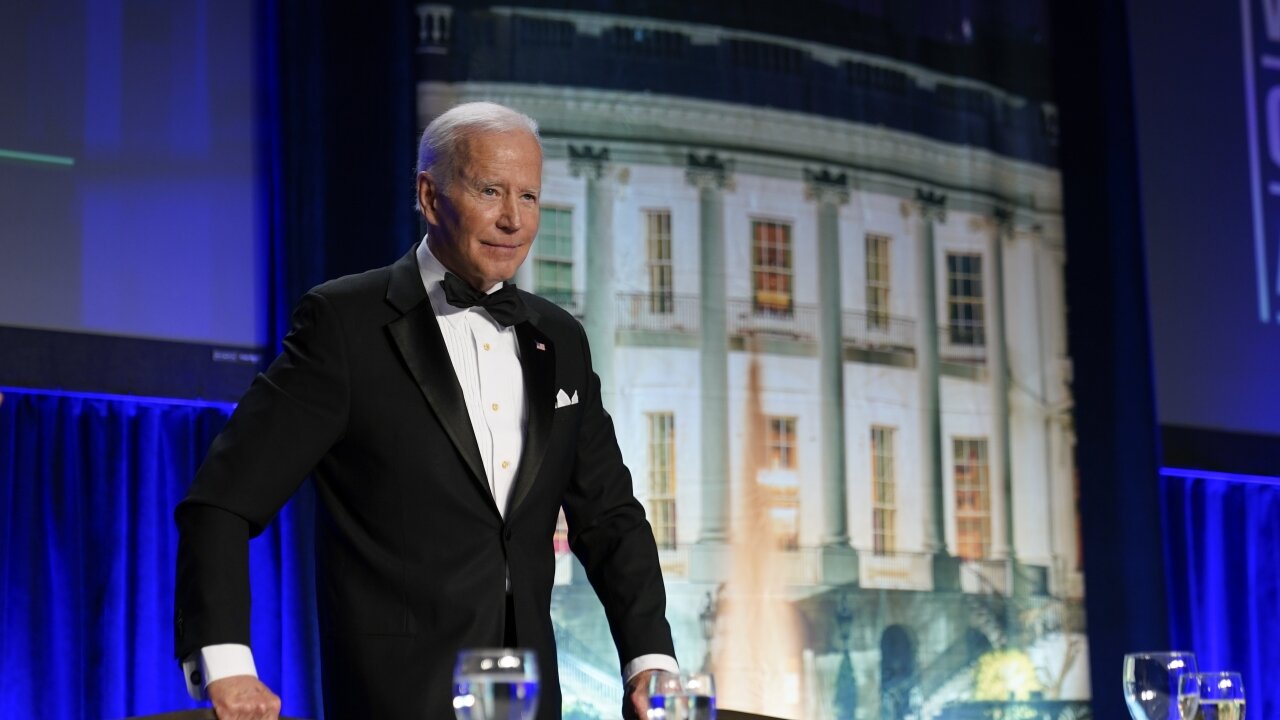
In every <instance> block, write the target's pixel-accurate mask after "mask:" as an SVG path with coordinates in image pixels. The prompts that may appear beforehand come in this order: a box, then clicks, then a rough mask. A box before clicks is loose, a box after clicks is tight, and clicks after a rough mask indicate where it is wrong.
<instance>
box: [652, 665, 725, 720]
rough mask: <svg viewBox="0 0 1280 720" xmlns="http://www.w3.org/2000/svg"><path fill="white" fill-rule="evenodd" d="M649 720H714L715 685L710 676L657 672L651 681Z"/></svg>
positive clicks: (699, 673) (708, 674)
mask: <svg viewBox="0 0 1280 720" xmlns="http://www.w3.org/2000/svg"><path fill="white" fill-rule="evenodd" d="M648 690H649V712H648V714H647V715H646V718H647V719H648V720H715V717H716V683H715V678H714V677H712V675H711V673H704V672H680V673H671V672H657V673H654V674H653V675H652V676H651V677H650V678H649V688H648Z"/></svg>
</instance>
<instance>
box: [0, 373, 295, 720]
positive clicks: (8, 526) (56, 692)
mask: <svg viewBox="0 0 1280 720" xmlns="http://www.w3.org/2000/svg"><path fill="white" fill-rule="evenodd" d="M0 392H3V393H4V400H3V402H0V536H2V537H3V539H4V542H3V545H0V715H3V716H5V717H36V718H56V719H61V718H67V719H72V718H121V717H126V716H130V715H137V714H144V713H154V712H162V711H167V710H177V709H182V708H189V707H193V706H195V703H194V702H193V701H192V700H190V699H189V698H188V697H187V696H186V691H185V686H184V684H183V682H182V676H181V673H180V672H179V670H178V665H177V663H176V661H175V660H174V659H173V635H172V624H173V576H174V559H175V553H176V550H177V533H176V530H175V527H174V523H173V517H172V515H173V508H174V506H175V505H176V504H177V502H178V501H179V500H180V499H181V498H182V497H183V495H184V494H185V492H186V488H187V485H188V484H189V483H190V481H191V478H192V477H193V476H194V474H195V470H196V467H197V466H198V465H199V463H200V461H201V459H202V458H203V456H204V453H205V451H206V450H207V448H208V447H209V443H210V442H211V441H212V440H213V437H214V436H215V435H216V434H217V432H218V431H219V430H220V429H221V428H222V426H223V424H224V423H225V422H226V420H227V417H228V416H229V415H230V412H231V409H232V406H230V405H227V404H219V403H200V402H188V401H170V400H161V399H144V398H129V397H118V396H90V395H75V394H64V393H48V392H39V391H30V390H19V389H10V388H4V389H0ZM313 508H314V500H313V495H312V494H311V493H310V491H309V490H308V491H307V492H303V493H301V494H300V495H299V496H297V497H295V499H294V501H293V502H292V503H291V504H290V506H289V507H287V508H286V509H285V511H284V512H282V513H281V516H280V518H279V521H278V522H276V523H275V524H273V525H272V526H271V528H269V529H268V531H267V532H266V533H264V534H263V536H262V537H260V538H258V539H257V540H255V541H254V542H253V545H252V553H251V562H252V568H253V576H254V577H253V587H254V598H253V599H254V606H253V613H254V615H253V617H254V628H253V632H254V635H253V642H254V654H255V658H256V660H257V663H258V668H259V672H260V674H261V675H262V677H263V678H264V680H265V681H266V682H267V683H269V684H270V685H271V686H272V687H273V688H275V689H277V691H278V692H280V693H281V695H282V697H283V698H284V705H285V711H286V712H287V713H288V714H290V715H300V716H304V717H314V716H316V715H318V710H317V709H318V707H319V702H318V687H319V682H318V680H319V670H318V667H317V666H316V661H315V658H316V657H318V653H317V651H316V645H317V639H316V637H315V631H314V627H315V622H314V617H315V602H314V592H313V588H314V587H315V583H314V580H313V573H312V568H311V566H310V565H309V558H310V553H308V552H305V549H306V546H305V544H303V543H305V538H306V537H309V534H310V527H311V522H312V514H313ZM294 548H301V549H302V550H303V551H302V552H295V551H294Z"/></svg>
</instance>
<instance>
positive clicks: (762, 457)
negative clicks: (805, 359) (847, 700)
mask: <svg viewBox="0 0 1280 720" xmlns="http://www.w3.org/2000/svg"><path fill="white" fill-rule="evenodd" d="M744 415H745V422H746V428H745V430H746V433H745V442H744V443H743V458H742V460H743V462H742V478H741V479H742V482H741V483H740V487H741V495H740V500H741V502H740V503H739V508H738V509H739V512H738V514H737V516H736V517H735V520H736V522H734V523H733V524H732V532H731V534H730V535H731V537H730V543H731V557H732V570H731V572H730V575H729V580H728V582H727V583H726V584H725V586H724V590H723V592H722V594H721V603H720V612H719V616H718V624H719V633H718V635H719V642H718V643H717V645H716V651H715V653H714V656H715V665H714V670H715V672H716V684H717V688H716V690H717V695H718V699H719V704H720V705H721V706H722V707H727V708H733V709H735V710H744V711H747V712H756V713H762V714H766V715H774V716H778V717H786V718H797V719H798V718H800V716H801V713H802V708H803V707H804V705H803V702H802V700H803V698H802V697H801V687H802V681H801V663H800V658H801V649H800V648H801V643H800V631H799V627H800V625H799V618H798V616H797V613H796V610H795V609H794V607H793V606H792V604H791V603H790V601H789V600H788V596H787V588H786V574H785V568H784V567H783V564H784V562H785V561H786V558H784V557H783V554H782V552H781V551H780V550H779V549H778V547H777V544H776V541H775V539H774V537H773V533H772V530H771V523H770V518H769V508H768V503H767V502H766V499H765V497H764V492H763V491H762V489H761V487H760V483H759V472H760V471H761V470H763V469H766V468H767V467H768V460H767V457H766V452H765V422H766V419H765V415H764V412H763V409H762V406H761V400H760V364H759V360H758V359H757V356H756V354H755V352H754V348H753V352H752V353H751V360H750V366H749V368H748V374H747V402H746V412H745V413H744Z"/></svg>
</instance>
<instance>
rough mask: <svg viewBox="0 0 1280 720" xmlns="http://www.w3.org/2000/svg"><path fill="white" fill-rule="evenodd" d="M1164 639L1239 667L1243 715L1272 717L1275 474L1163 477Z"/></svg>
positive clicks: (1279, 507)
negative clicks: (1271, 477) (1166, 609)
mask: <svg viewBox="0 0 1280 720" xmlns="http://www.w3.org/2000/svg"><path fill="white" fill-rule="evenodd" d="M1162 491H1163V495H1162V500H1163V506H1164V508H1163V509H1164V517H1165V549H1166V555H1165V557H1166V562H1167V577H1168V583H1169V589H1168V596H1169V614H1170V624H1171V635H1172V638H1171V639H1172V643H1173V645H1174V646H1175V647H1177V648H1178V649H1185V650H1191V651H1194V652H1195V653H1196V661H1197V664H1198V665H1199V667H1200V669H1201V670H1237V671H1239V672H1241V673H1243V674H1244V685H1245V694H1246V697H1247V703H1248V706H1247V707H1248V715H1249V716H1250V717H1259V718H1275V717H1280V684H1278V683H1276V682H1275V674H1276V670H1277V669H1278V668H1280V644H1277V643H1276V635H1277V632H1278V631H1277V629H1276V623H1277V622H1278V621H1280V480H1270V481H1267V480H1265V479H1261V478H1241V477H1239V476H1228V475H1223V474H1219V473H1196V472H1194V471H1191V472H1176V473H1175V472H1170V471H1166V472H1165V474H1164V475H1163V476H1162Z"/></svg>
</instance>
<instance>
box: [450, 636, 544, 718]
mask: <svg viewBox="0 0 1280 720" xmlns="http://www.w3.org/2000/svg"><path fill="white" fill-rule="evenodd" d="M537 712H538V660H537V656H536V655H535V653H534V652H533V651H532V650H523V649H518V648H514V649H513V648H478V649H474V650H463V651H462V652H460V653H458V664H457V665H455V666H454V668H453V714H454V715H455V716H456V717H457V719H458V720H534V717H535V716H536V715H537Z"/></svg>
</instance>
